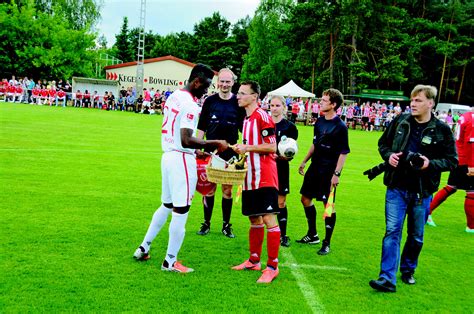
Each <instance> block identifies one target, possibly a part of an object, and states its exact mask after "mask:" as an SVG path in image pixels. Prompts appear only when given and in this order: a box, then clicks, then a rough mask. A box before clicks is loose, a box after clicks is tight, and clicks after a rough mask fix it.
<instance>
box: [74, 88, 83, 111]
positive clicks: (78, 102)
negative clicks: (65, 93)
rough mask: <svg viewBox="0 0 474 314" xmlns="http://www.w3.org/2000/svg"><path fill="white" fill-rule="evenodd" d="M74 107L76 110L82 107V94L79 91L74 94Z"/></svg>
mask: <svg viewBox="0 0 474 314" xmlns="http://www.w3.org/2000/svg"><path fill="white" fill-rule="evenodd" d="M74 107H76V108H80V107H82V93H81V91H80V90H79V89H78V90H77V92H76V100H75V102H74Z"/></svg>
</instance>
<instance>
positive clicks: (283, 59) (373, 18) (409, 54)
mask: <svg viewBox="0 0 474 314" xmlns="http://www.w3.org/2000/svg"><path fill="white" fill-rule="evenodd" d="M100 5H101V3H100V0H80V1H70V0H12V1H11V2H10V3H1V4H0V25H2V27H1V28H0V34H1V38H2V40H0V49H1V51H2V52H3V53H2V54H0V73H2V74H3V75H10V74H18V75H33V76H34V77H41V78H58V77H62V78H70V77H71V76H72V75H82V76H94V75H96V74H97V73H96V72H95V71H94V69H95V66H96V64H97V63H98V62H99V59H100V58H99V55H100V53H107V54H109V55H112V56H114V57H116V58H118V59H120V60H122V61H123V62H127V61H134V60H136V52H137V43H138V33H139V29H138V28H130V27H129V25H128V20H127V19H126V18H124V20H123V24H122V28H121V31H120V33H119V34H117V35H116V42H115V44H114V45H113V46H112V47H111V48H107V46H106V44H107V43H106V41H105V38H104V37H103V36H101V37H97V34H95V33H94V32H93V29H94V28H93V26H94V24H95V23H96V21H97V20H98V19H99V18H100V14H99V12H100ZM473 12H474V2H473V1H471V0H430V1H427V0H380V1H372V0H297V1H294V0H262V1H261V3H260V5H259V7H258V9H257V10H256V12H255V15H254V17H253V18H249V17H247V18H245V19H242V20H239V21H238V22H237V23H235V24H231V23H230V22H229V21H227V20H226V19H225V18H223V17H222V16H221V15H220V14H219V13H214V14H213V15H212V16H210V17H206V18H204V19H203V20H202V21H200V22H199V23H197V24H196V25H195V26H194V29H193V32H191V33H187V32H180V33H171V34H168V35H164V36H162V35H159V34H155V33H153V31H148V32H147V34H146V39H145V58H153V57H160V56H165V55H174V56H176V57H178V58H182V59H185V60H188V61H191V62H195V63H197V62H203V63H206V64H209V65H210V66H212V67H213V68H214V69H219V68H222V67H229V68H232V69H233V70H234V72H235V73H236V74H237V75H238V76H239V77H240V78H242V79H254V80H257V81H259V82H260V84H261V86H262V89H263V91H264V92H266V91H269V90H272V89H274V88H277V87H279V86H280V85H282V84H284V83H286V82H287V81H288V80H290V79H293V80H294V81H295V82H296V83H297V84H299V85H301V86H302V87H303V88H305V89H307V90H311V91H313V92H315V93H318V94H320V93H321V91H322V90H323V89H325V88H328V87H336V88H339V89H340V90H341V91H343V93H345V94H355V93H357V92H359V91H360V89H362V88H378V89H392V90H403V91H404V92H405V94H408V93H409V91H410V90H411V89H412V88H413V86H414V85H416V84H418V83H425V84H431V85H435V86H437V87H438V88H439V90H440V100H441V101H450V102H461V103H473V102H474V91H473V89H472V86H473V83H474V76H473V73H474V71H473V70H474V66H473V65H474V62H473V60H474V54H472V51H473V42H474V39H473V36H472V35H473V34H472V32H473V26H474V18H473ZM97 43H99V44H98V45H97Z"/></svg>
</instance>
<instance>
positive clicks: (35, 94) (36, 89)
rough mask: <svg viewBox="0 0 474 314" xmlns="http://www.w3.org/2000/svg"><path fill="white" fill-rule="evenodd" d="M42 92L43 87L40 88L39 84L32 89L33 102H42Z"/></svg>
mask: <svg viewBox="0 0 474 314" xmlns="http://www.w3.org/2000/svg"><path fill="white" fill-rule="evenodd" d="M40 93H41V88H39V87H38V86H37V85H36V86H35V87H33V90H32V91H31V103H32V104H37V105H39V103H40V98H41V96H40Z"/></svg>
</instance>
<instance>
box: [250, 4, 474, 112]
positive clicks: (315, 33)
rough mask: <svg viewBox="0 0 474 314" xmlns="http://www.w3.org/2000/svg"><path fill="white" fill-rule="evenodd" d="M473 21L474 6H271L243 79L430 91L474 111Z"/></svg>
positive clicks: (257, 28)
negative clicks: (421, 87) (419, 87)
mask: <svg viewBox="0 0 474 314" xmlns="http://www.w3.org/2000/svg"><path fill="white" fill-rule="evenodd" d="M473 13H474V2H473V1H469V0H466V1H461V0H431V1H426V0H391V1H388V0H381V1H371V0H332V1H331V0H310V1H301V0H300V1H298V3H296V4H295V3H294V2H293V1H275V0H263V1H262V2H261V4H260V6H259V8H258V9H257V11H256V13H255V16H254V18H253V19H252V22H251V23H250V27H249V30H248V34H249V42H250V48H249V52H248V53H247V54H246V55H245V56H244V67H243V71H242V76H244V77H250V78H254V79H256V80H258V81H260V82H262V83H263V85H264V86H265V88H266V89H271V88H274V87H275V86H277V85H279V84H281V83H282V82H285V81H287V80H289V79H290V78H292V79H294V80H295V81H297V82H299V83H300V84H302V85H303V86H304V87H305V88H307V89H310V90H315V91H318V92H320V91H322V90H323V89H324V88H327V87H328V86H332V87H337V88H339V89H341V90H342V91H343V93H345V94H355V93H356V92H358V91H360V89H362V88H378V89H391V90H403V91H405V94H408V93H409V92H410V90H411V89H412V88H413V86H414V85H416V84H419V83H424V84H431V85H434V86H437V87H438V88H439V91H440V93H439V94H440V100H443V101H454V102H466V103H472V102H474V93H473V90H472V88H469V86H472V85H473V83H474V76H473V75H472V74H473V73H474V71H473V70H474V68H473V65H474V63H473V60H474V54H472V51H473V46H474V45H473V43H474V39H473V26H474V18H473ZM275 74H277V75H278V77H275Z"/></svg>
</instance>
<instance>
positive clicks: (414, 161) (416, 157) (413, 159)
mask: <svg viewBox="0 0 474 314" xmlns="http://www.w3.org/2000/svg"><path fill="white" fill-rule="evenodd" d="M405 162H406V163H407V164H408V165H410V166H411V167H412V168H413V169H415V170H420V169H421V167H423V164H424V163H425V161H424V160H423V158H421V154H419V153H413V152H408V154H407V156H406V157H405Z"/></svg>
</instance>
